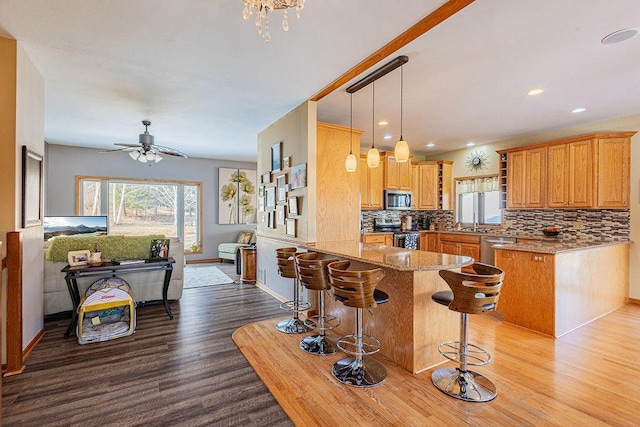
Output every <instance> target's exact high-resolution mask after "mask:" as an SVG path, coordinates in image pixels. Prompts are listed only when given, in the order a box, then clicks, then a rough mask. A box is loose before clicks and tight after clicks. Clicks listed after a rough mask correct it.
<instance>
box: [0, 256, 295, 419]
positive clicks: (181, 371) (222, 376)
mask: <svg viewBox="0 0 640 427" xmlns="http://www.w3.org/2000/svg"><path fill="white" fill-rule="evenodd" d="M214 265H217V266H218V267H220V268H221V269H222V270H223V271H224V272H225V273H226V274H227V275H228V276H230V277H231V278H234V279H237V278H238V276H237V275H235V266H234V265H233V264H231V263H224V264H214ZM279 304H280V303H279V302H278V301H276V300H275V299H274V298H273V297H271V296H270V295H267V294H265V293H264V292H263V291H261V290H260V289H258V288H256V287H255V286H253V285H240V284H228V285H215V286H209V287H203V288H196V289H185V290H184V293H183V298H182V299H181V300H180V302H179V303H178V302H172V303H171V307H172V310H173V313H174V315H175V318H174V320H170V319H169V318H168V317H167V315H166V313H165V311H164V307H163V306H162V305H152V306H147V307H142V308H139V309H138V317H137V328H136V332H135V333H134V334H133V335H132V336H129V337H125V338H120V339H116V340H113V341H108V342H104V343H94V344H88V345H83V346H81V345H78V343H77V341H76V340H75V339H74V338H68V339H66V340H65V339H63V338H62V335H63V333H64V331H65V329H66V326H67V321H66V320H64V321H60V320H58V321H50V322H47V323H46V324H45V329H46V335H45V337H44V339H43V341H42V342H41V343H40V344H38V345H37V346H36V348H35V349H34V351H33V352H32V354H31V355H30V356H29V358H28V359H27V360H26V365H27V368H26V371H25V373H24V374H22V375H16V376H12V377H8V378H4V379H3V389H2V394H3V396H2V399H3V402H2V412H3V413H2V420H0V424H2V425H3V426H5V427H6V426H75V425H78V426H79V425H82V426H85V427H86V426H116V425H117V426H133V425H136V426H137V425H149V426H211V425H223V426H230V425H237V426H248V425H254V426H265V425H280V426H290V425H291V422H290V421H289V419H288V417H287V415H286V414H285V413H284V411H283V410H282V409H281V408H280V406H278V404H277V403H276V401H275V400H274V399H273V397H272V395H271V394H270V393H269V391H268V390H267V388H266V387H265V386H264V384H263V383H262V382H261V381H260V379H259V378H258V377H257V375H256V374H255V372H254V370H253V369H252V368H251V366H250V365H249V364H248V363H247V361H246V360H245V358H244V357H242V354H241V353H240V351H239V350H238V348H237V347H236V345H235V344H234V343H233V341H232V339H231V334H232V333H233V331H234V330H236V329H237V328H238V327H240V326H242V325H244V324H246V323H250V322H255V321H259V320H262V319H266V318H270V317H274V316H281V315H282V311H281V310H280V309H279Z"/></svg>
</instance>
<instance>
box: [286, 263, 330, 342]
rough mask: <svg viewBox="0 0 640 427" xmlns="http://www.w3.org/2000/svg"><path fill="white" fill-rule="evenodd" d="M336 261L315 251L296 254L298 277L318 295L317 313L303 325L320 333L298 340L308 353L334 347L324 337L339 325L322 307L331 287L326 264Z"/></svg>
mask: <svg viewBox="0 0 640 427" xmlns="http://www.w3.org/2000/svg"><path fill="white" fill-rule="evenodd" d="M335 261H338V260H337V259H335V258H322V257H320V256H319V254H318V253H317V252H303V253H299V254H297V255H296V266H297V268H298V279H299V280H300V282H302V284H303V285H304V286H305V287H306V288H307V289H309V290H312V291H316V292H317V295H318V314H317V315H314V316H311V317H307V320H305V322H304V323H305V325H307V326H309V327H311V328H312V329H316V330H318V331H319V332H320V333H319V334H316V335H310V336H308V337H305V338H304V339H303V340H302V341H300V348H301V349H302V350H304V351H306V352H307V353H310V354H333V353H335V352H336V348H335V346H334V345H333V344H331V343H330V342H329V341H328V340H327V338H326V331H328V330H331V329H334V328H335V327H337V326H339V325H340V319H338V318H337V317H336V316H327V315H326V314H325V309H324V294H325V292H326V291H328V290H330V289H331V284H330V283H329V271H328V269H327V265H328V264H329V263H332V262H335Z"/></svg>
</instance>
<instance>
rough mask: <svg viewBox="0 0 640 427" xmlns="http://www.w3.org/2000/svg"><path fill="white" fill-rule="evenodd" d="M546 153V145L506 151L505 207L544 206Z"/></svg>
mask: <svg viewBox="0 0 640 427" xmlns="http://www.w3.org/2000/svg"><path fill="white" fill-rule="evenodd" d="M546 155H547V149H546V147H539V148H532V149H527V150H519V151H514V152H510V153H507V165H508V167H507V208H509V209H522V208H543V207H544V206H545V194H546V186H545V183H546V181H545V179H546V164H547V157H546Z"/></svg>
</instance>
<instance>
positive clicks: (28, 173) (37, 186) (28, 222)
mask: <svg viewBox="0 0 640 427" xmlns="http://www.w3.org/2000/svg"><path fill="white" fill-rule="evenodd" d="M42 200H43V199H42V156H41V155H40V154H36V153H34V152H33V151H31V150H29V149H28V148H27V146H26V145H23V146H22V228H27V227H33V226H36V225H41V224H42V220H43V216H44V215H43V208H42Z"/></svg>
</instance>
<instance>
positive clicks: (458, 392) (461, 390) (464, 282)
mask: <svg viewBox="0 0 640 427" xmlns="http://www.w3.org/2000/svg"><path fill="white" fill-rule="evenodd" d="M472 268H473V270H474V271H475V272H476V273H477V274H469V273H459V272H455V271H450V270H441V271H440V272H439V274H440V277H442V278H443V279H444V280H445V281H446V282H447V284H448V285H449V287H450V288H451V290H450V291H440V292H436V293H435V294H433V295H432V297H431V298H432V299H433V300H434V301H435V302H437V303H438V304H442V305H446V306H447V307H449V310H452V311H456V312H459V313H460V340H459V341H448V342H445V343H442V344H440V345H439V346H438V351H439V352H440V354H442V355H443V356H444V357H446V358H447V359H449V360H451V361H453V362H456V363H458V367H457V368H440V369H437V370H435V371H434V372H433V373H432V374H431V380H432V381H433V384H434V385H435V386H436V387H437V388H438V389H440V390H441V391H442V392H444V393H446V394H448V395H449V396H452V397H455V398H457V399H460V400H465V401H468V402H487V401H489V400H492V399H494V398H495V397H496V395H497V391H496V386H495V385H494V384H493V383H492V382H491V381H490V380H488V379H487V378H486V377H484V376H483V375H481V374H479V373H477V372H474V371H470V370H468V369H467V367H468V365H472V366H482V365H486V364H487V363H489V362H490V361H491V355H490V354H489V353H488V352H486V351H485V350H483V349H482V348H480V347H478V346H477V345H474V344H470V343H469V330H468V327H469V314H483V313H486V312H488V311H492V310H495V309H496V307H497V306H498V298H499V297H500V290H501V288H502V280H503V278H504V273H503V272H502V270H500V269H499V268H496V267H493V266H490V265H487V264H481V263H475V264H473V265H472Z"/></svg>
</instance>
